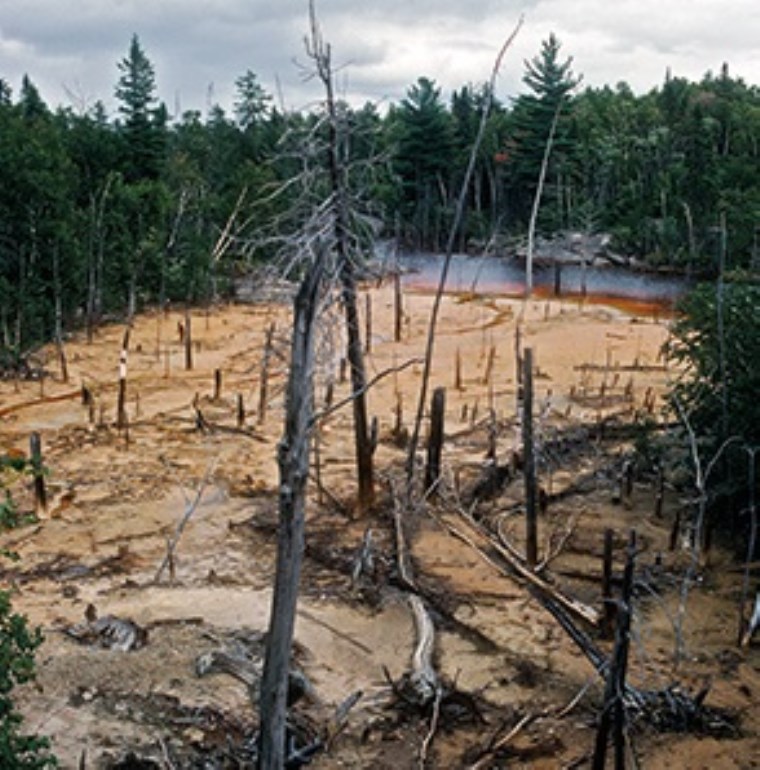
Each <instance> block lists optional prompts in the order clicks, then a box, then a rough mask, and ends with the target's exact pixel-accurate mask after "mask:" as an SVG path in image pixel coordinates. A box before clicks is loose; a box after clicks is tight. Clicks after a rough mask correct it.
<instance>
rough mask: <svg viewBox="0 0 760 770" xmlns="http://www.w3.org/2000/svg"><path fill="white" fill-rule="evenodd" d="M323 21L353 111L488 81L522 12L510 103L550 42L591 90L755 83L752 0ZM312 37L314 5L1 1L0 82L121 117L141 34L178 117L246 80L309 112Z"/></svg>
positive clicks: (495, 8) (371, 14) (323, 17)
mask: <svg viewBox="0 0 760 770" xmlns="http://www.w3.org/2000/svg"><path fill="white" fill-rule="evenodd" d="M318 12H319V15H320V22H321V25H322V28H323V32H324V34H325V37H326V39H327V40H329V41H330V43H331V45H332V48H333V51H334V61H335V63H336V64H337V65H345V67H344V69H342V70H341V72H340V74H339V77H338V83H339V86H340V87H341V88H342V89H343V90H344V93H345V96H346V97H347V98H350V99H351V100H352V101H355V102H362V101H364V100H366V99H371V100H382V99H391V100H397V99H400V98H402V97H403V95H404V93H405V91H406V89H407V87H408V86H409V85H410V84H411V83H413V82H414V81H415V80H416V79H417V77H418V76H420V75H426V76H428V77H432V78H435V79H436V80H437V81H438V83H439V84H440V85H441V86H442V87H443V91H444V93H448V92H449V91H450V90H451V89H452V88H455V87H459V86H461V85H463V84H464V83H468V82H481V81H483V80H485V79H486V77H487V76H488V73H489V71H490V68H491V65H492V61H493V58H494V55H495V53H496V51H497V50H498V48H499V46H500V45H501V42H502V41H503V39H504V38H505V37H506V35H507V34H509V32H510V31H511V29H512V28H513V26H514V24H515V23H516V21H517V18H518V17H519V15H520V14H521V13H525V16H526V23H525V26H524V28H523V30H522V31H521V33H520V35H519V37H518V39H517V41H516V43H515V46H514V48H513V50H511V51H510V52H509V54H508V56H507V59H506V60H505V62H504V68H503V72H502V75H501V77H500V84H499V89H500V95H501V96H502V97H503V98H506V97H508V96H510V95H514V94H515V93H516V92H517V91H518V90H519V89H520V88H521V83H520V78H521V75H522V71H523V60H524V59H527V58H530V57H532V56H534V55H535V54H536V53H537V51H538V50H539V47H540V44H541V40H542V39H544V38H545V37H546V36H547V35H548V34H549V32H551V31H554V32H556V33H557V34H558V36H559V37H560V39H561V40H562V42H563V50H564V51H565V52H566V53H567V55H572V56H573V57H574V66H575V70H576V72H579V73H583V74H584V76H585V82H586V83H587V84H591V85H601V84H603V83H611V84H614V83H616V82H618V81H620V80H626V81H628V82H629V83H630V84H631V85H632V86H633V87H634V88H635V89H636V90H639V91H642V90H648V89H649V88H652V87H654V86H656V85H658V84H660V83H661V82H662V78H663V76H664V73H665V70H666V69H667V68H670V69H671V70H672V71H673V72H674V73H675V74H678V75H684V76H686V77H690V78H694V79H696V78H699V77H701V76H702V75H703V74H704V72H705V71H706V70H708V69H712V70H717V69H718V68H719V67H720V65H721V64H722V62H723V61H728V62H730V64H731V67H732V71H733V72H734V73H736V74H738V75H741V76H743V77H745V78H746V79H747V80H749V81H751V82H756V83H757V82H760V4H758V3H757V2H756V0H670V2H668V3H663V2H662V0H617V1H616V2H610V1H609V0H480V1H479V2H471V3H468V2H463V0H456V1H455V0H374V2H361V0H359V2H357V0H321V2H318ZM307 28H308V5H307V2H306V0H279V1H275V0H266V1H265V0H23V2H22V1H21V0H0V77H3V78H5V79H6V80H8V81H9V82H10V83H11V85H12V86H13V87H14V88H18V85H19V83H20V80H21V76H22V75H23V74H24V73H25V72H26V73H28V74H29V75H30V77H31V78H32V80H33V81H34V82H35V83H36V84H37V85H38V87H39V88H40V90H41V92H42V95H43V97H44V98H45V99H46V100H47V101H48V102H49V103H51V104H54V105H55V104H59V103H64V104H67V103H69V102H70V101H72V100H73V101H74V102H75V106H82V105H83V104H92V102H93V101H94V100H95V99H102V100H103V101H105V102H106V104H107V105H109V106H110V107H111V108H112V107H113V101H112V95H113V90H114V87H115V84H116V81H117V79H118V76H119V73H118V69H117V66H116V65H117V62H118V61H119V60H120V59H122V58H123V57H124V56H125V54H126V51H127V48H128V45H129V40H130V37H131V35H132V34H133V33H137V34H138V35H139V36H140V39H141V42H142V44H143V47H144V48H145V50H146V53H147V54H148V56H149V57H150V59H151V61H152V62H153V63H154V65H155V68H156V77H157V84H158V88H159V92H160V96H161V98H162V99H163V100H165V101H166V102H167V105H168V106H169V108H170V110H171V111H173V110H174V109H175V105H176V107H177V108H179V109H181V110H185V109H199V110H205V109H206V108H207V107H208V106H209V103H210V102H219V103H220V104H222V106H224V107H225V108H227V109H229V108H231V105H232V101H233V98H234V81H235V79H236V78H237V77H239V76H240V75H242V74H243V73H244V72H245V71H246V70H247V69H251V70H253V71H254V72H256V73H257V74H258V75H259V78H260V79H261V82H262V84H263V85H264V86H265V87H266V88H267V89H268V90H269V91H270V92H272V93H275V92H276V91H277V90H278V85H279V88H280V90H281V93H282V95H283V98H284V99H285V101H286V104H287V106H289V107H292V108H300V107H302V106H304V105H306V104H308V103H309V102H311V101H313V100H314V99H316V98H319V96H320V93H319V89H318V87H317V85H316V84H315V83H304V82H303V80H302V78H301V73H300V71H299V69H298V67H296V66H295V64H294V59H295V60H298V61H300V62H305V60H306V57H305V54H304V47H303V37H304V34H305V33H306V32H307Z"/></svg>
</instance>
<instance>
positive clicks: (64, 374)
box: [53, 244, 69, 382]
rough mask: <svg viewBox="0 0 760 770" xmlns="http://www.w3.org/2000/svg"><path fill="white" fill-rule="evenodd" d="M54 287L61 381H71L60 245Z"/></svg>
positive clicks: (54, 258)
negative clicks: (64, 330)
mask: <svg viewBox="0 0 760 770" xmlns="http://www.w3.org/2000/svg"><path fill="white" fill-rule="evenodd" d="M53 285H54V289H53V290H54V292H55V344H56V348H57V349H58V360H59V361H60V364H61V379H62V380H63V381H64V382H68V381H69V368H68V365H67V363H66V351H65V350H64V347H63V300H62V297H61V264H60V255H59V253H58V245H57V244H56V246H55V247H54V249H53Z"/></svg>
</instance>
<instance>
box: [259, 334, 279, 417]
mask: <svg viewBox="0 0 760 770" xmlns="http://www.w3.org/2000/svg"><path fill="white" fill-rule="evenodd" d="M274 329H275V326H274V323H271V324H269V327H268V328H267V334H266V340H265V341H264V355H263V356H262V357H261V380H260V382H259V409H258V423H259V425H263V424H264V419H265V418H266V414H267V398H268V394H269V361H270V360H271V358H272V347H273V341H274Z"/></svg>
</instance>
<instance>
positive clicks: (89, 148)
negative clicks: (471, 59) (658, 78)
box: [0, 35, 760, 369]
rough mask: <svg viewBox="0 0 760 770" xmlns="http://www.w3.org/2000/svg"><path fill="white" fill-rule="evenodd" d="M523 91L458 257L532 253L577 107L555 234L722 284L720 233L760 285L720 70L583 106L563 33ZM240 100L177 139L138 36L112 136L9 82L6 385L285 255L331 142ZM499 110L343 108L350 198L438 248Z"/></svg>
mask: <svg viewBox="0 0 760 770" xmlns="http://www.w3.org/2000/svg"><path fill="white" fill-rule="evenodd" d="M485 74H486V73H484V75H485ZM524 82H525V84H526V86H527V87H528V91H527V93H525V94H523V95H521V96H519V97H518V98H517V99H516V100H514V101H513V102H510V101H508V100H507V98H506V96H501V98H502V99H504V102H503V103H500V102H499V101H498V99H497V100H496V101H495V103H494V107H493V110H492V112H491V114H490V117H489V120H488V124H487V126H486V132H485V136H484V140H483V142H482V145H481V151H480V153H479V155H478V157H477V159H476V164H475V168H474V173H473V174H472V177H471V182H470V188H469V189H468V190H467V206H466V210H465V212H464V222H463V226H462V228H461V241H460V244H458V246H459V247H460V248H462V249H463V250H464V249H467V248H472V247H474V246H477V245H481V244H484V243H486V242H489V241H491V239H492V238H493V237H494V236H498V239H497V240H498V242H505V240H506V239H505V238H504V237H503V236H521V235H523V234H524V232H525V227H526V224H527V220H528V215H529V213H530V209H531V204H532V201H533V197H534V191H535V185H536V183H537V179H538V171H539V168H540V165H541V160H542V156H543V152H544V148H545V146H546V140H547V137H548V132H549V128H550V126H551V123H552V120H553V117H554V115H555V113H556V110H557V105H558V104H559V103H560V102H561V104H562V109H561V112H560V120H559V124H558V127H557V131H556V134H555V139H554V145H553V152H552V154H551V156H550V166H549V170H548V174H547V176H546V184H545V188H544V194H543V198H542V205H541V208H540V212H539V214H540V215H539V227H540V229H542V230H544V231H548V232H550V231H553V230H556V229H558V228H573V229H583V230H601V231H606V232H609V233H611V234H612V235H613V247H614V248H615V249H617V250H618V251H620V252H623V253H625V254H628V255H633V256H636V257H638V258H640V259H643V260H646V261H648V262H649V264H651V265H654V266H657V267H665V268H675V269H679V270H684V271H689V272H691V273H696V274H699V275H702V276H710V275H714V274H715V272H716V260H715V254H716V247H715V236H714V231H715V227H716V225H718V224H719V222H720V221H721V220H722V219H725V222H726V226H727V230H728V253H727V269H728V270H747V269H750V268H753V269H754V270H755V271H757V269H758V268H759V267H760V230H759V229H758V225H759V223H760V182H758V180H760V152H758V136H760V91H758V87H757V86H751V85H747V84H746V83H744V82H743V81H742V80H741V79H739V78H735V77H732V76H731V74H730V73H729V71H728V68H727V67H724V68H723V69H722V70H721V72H720V73H719V74H718V75H712V74H709V73H708V75H706V76H705V77H704V78H703V79H702V80H701V81H699V82H692V81H689V80H687V79H684V78H676V77H671V76H668V77H666V79H665V81H664V83H663V84H662V86H661V87H660V88H657V89H653V90H652V91H651V92H649V93H647V94H643V95H636V94H634V93H633V92H632V90H631V89H630V88H629V87H628V86H627V85H626V84H625V83H618V84H617V85H615V86H614V87H613V86H605V87H603V88H589V89H586V90H585V91H583V92H581V93H577V92H576V89H577V86H578V84H579V82H580V78H579V77H578V76H577V75H575V74H574V73H573V71H572V58H571V57H569V56H566V55H565V54H564V52H563V51H562V48H561V46H560V43H559V41H558V40H557V38H556V37H555V36H554V35H550V36H549V37H548V38H547V39H546V40H545V41H544V42H543V43H542V46H541V48H540V50H539V51H538V53H537V55H536V56H534V57H533V58H531V59H529V60H528V61H526V62H525V75H524ZM235 87H236V99H235V104H234V115H233V116H232V117H229V116H227V115H226V114H225V112H224V110H223V109H222V108H221V107H219V106H213V107H211V109H210V110H209V112H208V114H207V115H205V116H204V115H203V114H201V113H200V112H188V113H185V114H184V115H181V116H174V117H173V118H172V119H170V118H169V116H168V114H167V111H166V108H165V107H164V105H162V104H161V103H160V102H159V100H158V98H157V96H156V93H157V92H156V72H155V69H154V66H153V64H152V62H151V60H150V58H149V56H148V54H147V53H146V51H145V50H144V49H143V47H142V45H141V43H140V40H139V38H138V37H137V36H133V37H132V38H131V40H130V42H129V46H128V49H127V53H126V56H125V57H124V58H123V59H122V60H121V61H120V62H118V80H117V83H116V86H115V93H116V97H117V100H118V111H117V113H116V115H115V116H114V117H110V116H109V115H107V114H106V111H105V109H104V107H103V105H102V104H101V103H96V104H95V105H94V106H93V108H92V109H91V110H89V111H87V112H84V113H81V114H80V113H75V112H74V111H72V110H70V109H66V110H58V111H57V112H53V111H51V110H50V108H49V107H48V106H47V105H46V104H45V102H44V101H43V99H42V97H41V95H40V93H39V92H38V90H37V88H36V87H35V86H34V84H33V82H32V81H31V79H29V78H25V79H24V82H23V83H22V86H21V88H20V90H19V92H18V95H17V97H16V100H15V101H14V94H12V92H11V90H10V88H9V87H8V85H7V84H6V83H5V82H4V81H2V80H0V167H1V168H2V169H3V184H2V185H0V369H5V368H12V367H11V366H10V363H12V362H13V361H18V360H20V359H22V358H23V356H24V355H25V352H26V351H28V350H29V349H30V348H32V347H33V346H34V345H35V344H37V343H39V342H42V341H45V340H48V339H50V338H51V337H52V336H53V335H54V333H55V331H56V328H57V318H58V317H59V318H60V321H61V325H62V327H63V328H64V329H69V328H71V327H73V326H76V325H79V324H82V323H85V322H86V323H87V326H88V328H92V326H93V325H94V324H95V323H97V322H98V320H100V319H103V318H106V317H109V316H112V317H113V316H114V315H118V316H124V315H125V314H126V313H129V312H131V311H132V310H134V309H137V308H139V306H141V305H143V304H145V303H152V302H159V303H161V304H164V303H165V302H167V301H171V300H181V301H187V300H190V301H196V300H205V299H207V298H208V297H210V296H212V295H213V294H214V292H216V291H217V290H218V289H219V288H220V287H222V286H223V285H224V284H225V283H226V282H229V281H230V280H231V279H232V277H233V276H234V275H235V274H236V271H237V270H238V269H239V268H240V266H241V265H244V264H250V261H251V259H252V254H253V253H254V251H255V254H256V258H257V259H268V258H270V257H271V255H272V253H273V249H272V248H256V249H254V247H253V245H252V244H253V243H254V242H255V241H258V242H261V240H262V237H261V233H263V232H264V231H267V232H268V231H269V230H268V226H269V224H270V223H272V222H277V221H278V218H282V217H285V212H287V211H292V204H293V198H294V196H295V191H294V190H293V189H292V188H291V186H289V185H288V184H287V182H288V180H292V179H293V178H294V177H295V176H296V175H297V174H299V173H300V172H301V171H302V170H303V168H304V167H305V166H306V165H307V164H308V163H310V162H311V160H310V159H305V158H304V157H303V156H302V155H299V153H302V148H303V143H299V142H295V141H294V140H293V137H296V136H303V135H305V134H308V133H309V132H310V133H311V138H312V139H313V142H312V145H311V150H310V152H311V151H313V152H314V153H316V154H318V153H320V152H323V151H324V141H325V135H324V126H323V125H322V124H320V123H319V121H318V119H317V117H316V114H315V113H296V112H291V113H286V114H283V113H281V112H279V111H278V110H277V109H276V108H275V107H274V106H273V103H272V99H271V97H270V96H269V94H267V93H266V92H265V90H264V89H263V88H262V86H261V84H260V83H259V81H258V78H257V76H256V74H255V73H253V72H252V71H250V70H247V71H246V72H245V73H243V74H242V75H241V76H240V77H239V78H237V80H236V81H235ZM497 96H500V95H497ZM486 97H487V94H486V93H485V91H484V88H483V86H478V85H471V84H468V85H464V86H462V87H461V88H459V89H456V90H454V92H453V93H452V94H451V95H450V99H448V98H447V96H446V95H445V94H443V93H442V91H441V89H440V88H439V87H438V86H437V85H436V83H435V81H434V80H432V79H430V78H425V77H421V78H419V79H418V80H417V81H416V83H414V84H413V85H412V86H410V88H409V90H408V92H407V95H406V98H404V99H403V100H402V101H401V102H400V103H398V104H392V105H390V107H389V109H388V111H387V114H385V115H383V114H381V113H379V112H378V110H377V109H376V108H375V107H374V106H373V105H364V106H363V107H361V108H358V109H355V108H352V107H351V106H350V105H348V104H345V103H342V104H339V105H338V109H339V111H340V119H341V121H342V122H343V124H344V125H345V127H346V131H345V136H346V137H350V138H347V139H346V143H345V147H342V149H341V152H345V153H346V157H347V158H348V159H349V160H350V163H349V164H348V168H349V169H350V171H349V172H348V173H350V175H351V179H350V180H349V186H350V187H351V189H352V190H357V191H359V190H361V196H362V199H363V200H362V206H361V208H362V210H363V211H366V212H368V213H371V214H372V216H373V217H375V218H378V219H381V220H383V221H384V224H385V225H386V232H391V233H399V234H400V235H401V236H402V238H403V239H404V240H405V241H406V243H407V244H409V245H411V246H413V247H415V248H423V249H431V250H435V249H438V248H440V247H441V244H442V243H443V242H444V241H445V238H446V236H447V235H448V227H449V224H450V222H451V217H452V213H453V210H454V206H455V202H456V199H457V197H458V194H459V188H460V185H461V181H462V179H463V178H464V173H465V169H466V166H467V162H468V159H469V150H470V147H471V146H472V143H473V141H474V138H475V134H476V132H477V129H478V125H479V121H480V116H481V114H482V106H483V104H484V101H485V98H486ZM378 158H380V159H381V162H380V163H378V162H377V159H378ZM320 184H322V183H321V182H319V180H315V187H314V190H313V194H314V195H315V196H319V195H320V194H321V193H322V192H323V189H322V188H320V187H319V185H320ZM275 189H279V190H280V193H279V194H278V195H273V194H272V192H273V190H275ZM233 215H234V216H233ZM231 217H232V219H230V218H231ZM228 222H229V224H230V230H229V233H228V234H229V235H230V236H231V237H230V238H229V239H228V240H227V241H225V243H224V244H222V246H223V248H222V249H221V251H216V249H217V246H218V245H219V243H218V241H219V237H220V235H221V234H222V233H223V232H224V231H225V228H226V227H227V224H228ZM283 227H284V228H285V229H287V227H288V225H287V223H285V222H283ZM56 307H58V308H59V309H60V314H58V316H57V313H56Z"/></svg>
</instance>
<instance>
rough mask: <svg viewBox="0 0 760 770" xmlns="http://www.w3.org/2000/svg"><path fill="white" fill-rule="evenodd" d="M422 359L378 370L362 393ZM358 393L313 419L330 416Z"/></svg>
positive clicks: (413, 359)
mask: <svg viewBox="0 0 760 770" xmlns="http://www.w3.org/2000/svg"><path fill="white" fill-rule="evenodd" d="M341 361H343V359H341ZM422 361H423V359H421V358H410V359H408V360H407V361H404V363H403V364H399V365H398V366H392V367H390V368H389V369H383V371H382V372H378V373H377V374H376V375H375V376H374V377H373V378H372V379H371V380H370V381H369V382H367V383H366V384H365V385H364V388H363V389H362V391H361V393H366V392H367V391H368V390H369V389H370V388H372V387H373V386H375V385H377V383H378V382H380V380H382V379H384V378H385V377H387V376H388V375H389V374H398V373H399V372H403V371H404V369H408V368H409V367H410V366H414V364H421V363H422ZM341 381H342V379H341ZM358 395H359V392H355V393H351V395H349V396H346V398H343V399H341V400H340V401H338V402H337V403H336V404H333V405H332V406H331V407H329V408H328V409H323V410H322V411H321V412H319V413H318V414H315V415H314V418H313V421H314V422H319V421H320V420H324V419H325V418H326V417H329V416H330V415H331V414H333V413H334V412H337V411H338V410H339V409H342V408H343V407H344V406H346V405H347V404H350V403H351V402H352V401H353V400H354V399H355V398H356V397H357V396H358Z"/></svg>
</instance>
